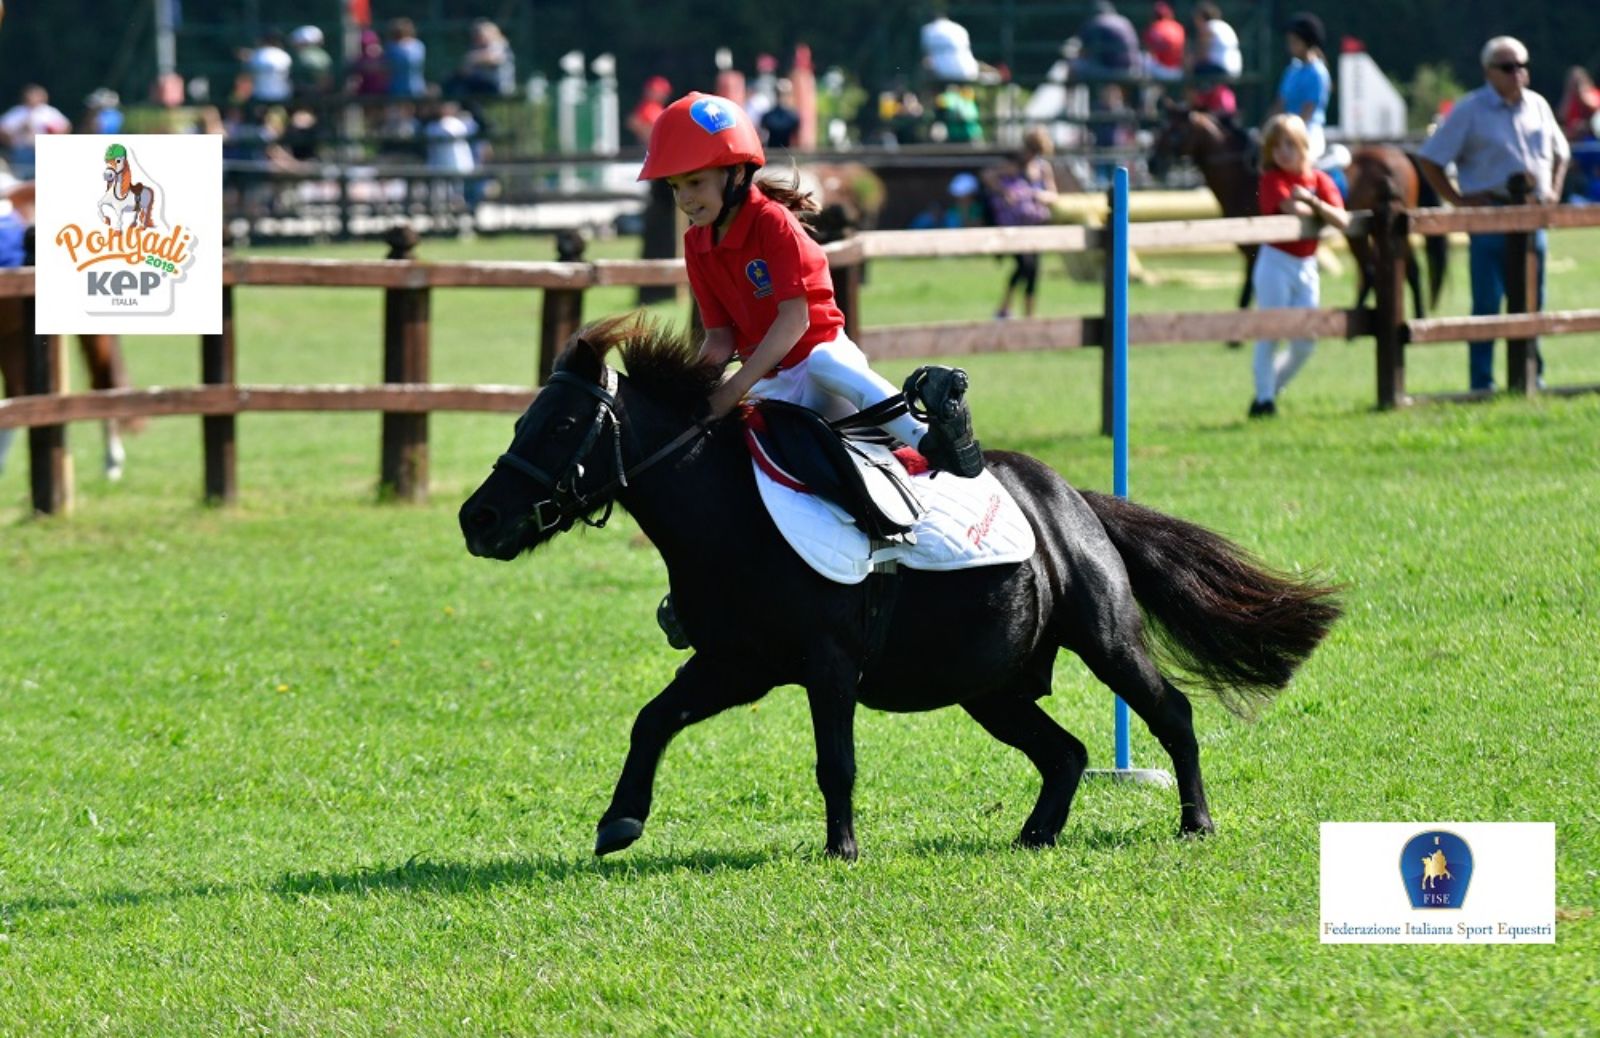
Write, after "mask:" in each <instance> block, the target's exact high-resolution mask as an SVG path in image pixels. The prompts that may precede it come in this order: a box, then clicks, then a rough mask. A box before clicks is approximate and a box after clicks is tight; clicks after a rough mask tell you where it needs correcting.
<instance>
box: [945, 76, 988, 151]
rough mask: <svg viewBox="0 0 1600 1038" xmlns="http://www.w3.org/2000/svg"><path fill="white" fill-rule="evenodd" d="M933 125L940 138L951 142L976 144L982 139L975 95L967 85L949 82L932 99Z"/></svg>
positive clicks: (981, 124) (981, 128)
mask: <svg viewBox="0 0 1600 1038" xmlns="http://www.w3.org/2000/svg"><path fill="white" fill-rule="evenodd" d="M933 110H934V112H933V117H934V127H935V129H936V130H937V131H938V132H939V134H940V135H941V139H943V140H947V141H950V142H951V143H953V144H976V143H979V142H981V141H982V140H983V123H982V122H980V121H979V118H978V99H977V95H976V94H975V93H974V92H973V90H972V88H971V87H969V86H959V85H957V84H955V83H951V84H950V85H948V86H946V87H945V88H944V90H943V91H941V92H940V94H939V96H938V97H936V98H934V99H933Z"/></svg>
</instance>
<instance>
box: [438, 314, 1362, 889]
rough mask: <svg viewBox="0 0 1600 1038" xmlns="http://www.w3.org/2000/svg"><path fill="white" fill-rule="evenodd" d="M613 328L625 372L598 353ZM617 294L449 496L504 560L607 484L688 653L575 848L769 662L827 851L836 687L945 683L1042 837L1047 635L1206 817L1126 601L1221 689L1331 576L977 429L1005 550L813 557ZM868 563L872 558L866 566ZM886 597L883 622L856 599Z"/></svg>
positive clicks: (1060, 758) (1244, 693) (1054, 751)
mask: <svg viewBox="0 0 1600 1038" xmlns="http://www.w3.org/2000/svg"><path fill="white" fill-rule="evenodd" d="M619 344H621V345H622V349H621V354H622V360H623V363H624V365H625V366H626V368H627V372H628V374H627V375H626V376H621V377H619V376H618V374H617V373H616V372H615V371H613V370H612V369H611V368H609V367H608V366H607V364H606V355H607V353H608V351H609V350H610V349H611V348H612V347H614V346H617V345H619ZM694 358H695V351H694V349H693V347H692V346H691V345H690V344H688V343H686V342H684V341H682V340H681V339H679V338H677V337H675V336H673V335H672V334H670V333H667V332H665V331H663V330H661V329H659V328H657V327H654V326H650V325H647V324H645V323H644V322H641V321H639V320H637V319H635V318H633V317H623V318H614V319H611V320H608V321H605V322H602V323H600V324H597V325H593V326H590V327H589V328H586V329H585V330H584V331H582V332H580V333H579V335H578V337H577V339H576V340H575V341H574V342H573V343H572V344H571V345H570V346H569V347H568V348H567V349H566V351H565V352H564V353H563V354H562V356H561V357H560V359H559V360H558V362H557V364H556V373H555V374H554V375H553V376H552V378H551V381H550V383H549V384H548V385H546V386H545V387H544V388H543V389H542V390H541V391H540V392H539V395H538V396H537V397H536V398H535V399H534V402H533V404H532V405H531V406H530V407H529V408H528V411H527V413H526V414H524V415H523V416H522V418H521V419H520V420H519V421H518V423H517V428H516V433H515V436H514V438H513V440H512V442H511V445H510V447H509V448H507V450H506V453H505V454H503V455H501V457H500V459H499V461H498V462H497V463H496V466H495V470H494V472H493V473H491V474H490V476H489V478H488V479H487V480H485V481H484V483H483V485H482V486H481V487H479V488H478V489H477V491H476V492H474V493H473V495H472V496H471V497H470V498H468V499H467V501H466V503H465V504H464V505H462V507H461V516H460V519H461V529H462V532H463V533H464V534H465V536H466V542H467V548H468V550H470V551H471V552H472V553H473V554H474V555H478V556H483V557H487V558H495V559H502V560H510V559H514V558H516V557H517V556H519V555H521V554H522V553H523V552H525V551H527V550H529V549H531V548H534V547H536V546H537V545H539V544H541V543H543V542H544V541H546V540H549V539H550V538H551V537H553V536H555V535H556V534H557V533H560V532H562V531H564V530H567V529H569V528H570V527H572V526H573V525H574V524H575V523H577V522H578V521H580V520H581V521H585V522H589V523H590V524H591V525H597V524H599V523H603V522H604V520H605V516H604V515H602V516H601V518H600V519H598V520H596V519H594V518H592V517H593V516H594V514H595V513H596V512H599V511H600V510H601V509H604V510H605V514H606V515H609V513H610V508H611V504H612V502H613V501H617V502H620V503H621V504H622V505H623V507H625V508H626V509H627V510H628V511H629V512H630V513H631V514H632V515H633V516H634V518H635V519H636V520H637V521H638V523H639V525H640V527H641V528H643V530H644V532H645V533H646V534H647V535H648V536H649V537H650V540H651V541H652V542H654V544H655V546H656V548H657V549H658V550H659V551H660V552H661V556H662V558H663V559H664V560H665V561H666V564H667V571H668V575H669V578H670V582H671V588H672V597H673V600H674V603H675V606H676V610H677V614H678V618H679V620H680V621H681V623H682V626H683V628H684V629H685V630H686V631H687V633H688V636H689V639H690V641H691V642H692V643H693V647H694V652H693V655H691V656H690V657H689V659H688V661H687V662H685V663H684V664H683V666H682V667H680V668H679V670H678V673H677V676H676V677H674V678H673V679H672V681H671V682H670V683H669V684H668V685H667V687H666V688H665V689H664V690H663V691H662V692H661V693H660V694H659V695H657V696H656V697H655V698H654V699H653V700H651V701H650V703H649V704H647V705H646V706H645V707H644V709H643V710H642V711H640V713H639V716H638V719H637V720H636V721H635V722H634V726H633V734H632V739H631V742H630V745H629V749H628V755H627V759H626V761H625V762H624V764H623V767H622V775H621V778H620V779H619V780H618V782H617V787H616V792H615V794H614V795H613V797H612V800H611V806H610V807H608V808H607V809H606V811H605V813H604V814H603V815H602V816H601V818H600V823H599V827H598V828H599V831H598V835H597V838H596V841H595V853H597V854H606V853H609V852H611V851H617V850H621V849H622V848H624V847H626V846H628V845H629V844H631V843H632V842H633V841H634V840H636V839H638V837H639V836H640V834H641V833H642V832H643V831H644V823H645V819H646V818H647V817H648V816H649V814H650V802H651V795H652V786H653V785H654V781H655V772H656V766H657V764H658V763H659V762H660V760H661V755H662V753H663V752H664V751H665V749H666V747H667V743H668V742H669V741H670V740H671V739H672V737H673V736H674V735H676V734H677V733H678V732H679V731H681V730H682V729H684V728H686V727H688V726H689V725H691V724H695V723H696V722H699V721H703V720H705V719H706V718H708V717H711V716H713V715H714V714H717V713H719V712H721V711H723V710H727V709H728V708H730V707H734V706H739V705H741V704H745V703H751V702H754V701H755V700H757V699H760V698H761V697H762V696H764V695H766V693H767V692H768V691H770V690H771V689H773V688H775V687H777V686H779V685H787V684H796V685H801V686H803V687H804V688H805V690H806V695H807V698H808V700H809V703H810V707H811V718H812V726H813V729H814V731H815V735H816V744H817V783H818V785H819V786H820V787H821V789H822V797H823V801H824V804H825V806H826V809H827V852H828V853H829V854H831V855H837V856H839V857H843V858H854V857H855V856H856V838H855V832H854V827H853V822H852V815H851V788H852V786H853V784H854V781H855V770H856V767H855V747H854V737H853V722H854V715H855V709H856V706H857V704H860V705H862V706H867V707H872V708H874V709H878V710H894V711H913V710H933V709H937V708H939V707H945V706H955V705H959V706H960V707H961V708H962V709H964V710H966V711H967V713H969V714H971V715H972V717H973V719H974V720H976V721H977V722H978V723H979V724H980V725H982V726H983V727H984V729H985V730H986V731H988V732H989V734H991V735H993V736H994V737H995V738H997V739H999V740H1000V741H1001V742H1003V743H1006V744H1007V745H1009V746H1014V747H1016V748H1017V749H1019V750H1021V751H1022V752H1023V753H1025V754H1027V756H1028V759H1029V760H1031V761H1032V762H1033V764H1034V766H1035V767H1036V768H1038V769H1039V773H1040V775H1041V776H1042V778H1043V787H1042V789H1041V790H1040V793H1039V799H1038V802H1037V803H1036V804H1035V805H1034V808H1033V812H1032V813H1031V814H1030V815H1029V816H1028V818H1027V821H1026V822H1024V823H1023V826H1022V832H1021V835H1020V836H1019V837H1018V838H1017V840H1018V843H1020V844H1022V845H1025V846H1029V847H1040V846H1046V845H1049V844H1053V843H1054V842H1055V840H1056V837H1057V835H1058V834H1059V833H1060V832H1061V828H1062V826H1063V825H1064V824H1065V823H1066V820H1067V811H1068V808H1069V807H1070V806H1071V804H1072V797H1073V794H1074V792H1075V791H1076V790H1077V787H1078V780H1079V778H1080V776H1082V774H1083V770H1084V766H1085V764H1086V763H1087V761H1088V753H1087V752H1086V751H1085V749H1084V746H1083V743H1081V742H1079V741H1078V740H1077V739H1076V738H1074V737H1073V736H1072V735H1071V734H1069V733H1068V732H1066V731H1065V730H1064V729H1062V728H1061V727H1060V726H1059V725H1058V724H1056V723H1055V721H1053V720H1052V719H1051V718H1050V716H1049V715H1048V714H1047V713H1045V711H1044V710H1043V709H1041V708H1040V706H1039V704H1038V702H1037V700H1038V699H1039V698H1040V697H1042V696H1045V695H1048V694H1049V693H1050V677H1051V669H1052V665H1053V662H1054V660H1055V655H1056V651H1057V650H1058V649H1060V648H1062V647H1065V648H1068V649H1071V650H1072V651H1074V652H1076V653H1077V654H1078V655H1079V656H1081V657H1082V658H1083V660H1084V662H1085V663H1087V664H1088V666H1089V668H1090V669H1091V670H1092V671H1093V672H1094V673H1095V675H1096V676H1097V677H1099V678H1100V680H1101V681H1103V682H1105V683H1106V684H1107V685H1108V686H1110V687H1111V689H1112V691H1114V692H1116V693H1117V694H1118V695H1120V696H1121V697H1122V698H1123V699H1124V700H1126V701H1127V703H1128V704H1129V706H1131V707H1132V708H1133V710H1134V711H1135V712H1136V713H1137V714H1138V715H1139V716H1140V717H1141V718H1143V720H1144V722H1145V723H1146V724H1147V725H1149V727H1150V730H1151V731H1152V732H1153V733H1154V734H1155V736H1156V738H1157V739H1159V740H1160V742H1161V744H1162V746H1164V747H1165V748H1166V750H1167V752H1168V753H1169V754H1170V755H1171V757H1172V765H1173V770H1174V772H1175V774H1176V777H1177V783H1178V795H1179V801H1180V805H1181V814H1180V818H1179V826H1180V828H1181V830H1182V831H1183V832H1184V833H1206V832H1210V831H1211V830H1212V822H1211V815H1210V813H1209V811H1208V809H1207V806H1206V795H1205V790H1204V787H1203V785H1202V783H1201V779H1200V754H1199V748H1198V745H1197V744H1196V742H1195V734H1194V727H1193V725H1192V723H1191V720H1190V707H1189V701H1188V699H1186V698H1185V697H1184V694H1183V693H1182V692H1180V691H1179V690H1178V689H1177V688H1176V687H1175V686H1174V685H1173V684H1172V683H1171V682H1170V681H1168V680H1167V679H1166V677H1164V676H1163V675H1162V673H1161V672H1160V671H1159V670H1158V669H1157V668H1156V664H1155V662H1154V661H1153V660H1152V657H1151V652H1150V648H1149V646H1148V645H1147V644H1146V628H1145V623H1144V617H1143V616H1142V615H1141V606H1142V607H1143V610H1144V613H1145V614H1147V615H1148V617H1149V618H1150V619H1151V620H1152V621H1153V627H1154V629H1155V630H1157V631H1159V632H1162V633H1163V634H1164V635H1165V636H1166V637H1165V638H1164V644H1165V646H1166V648H1167V649H1168V650H1169V655H1170V656H1171V657H1172V658H1173V659H1174V660H1175V661H1176V662H1177V663H1178V664H1180V665H1181V667H1182V668H1183V669H1184V670H1185V671H1187V672H1188V673H1189V674H1190V675H1192V676H1193V677H1194V678H1195V679H1197V681H1198V682H1199V683H1200V684H1201V685H1203V686H1205V687H1207V688H1208V689H1210V690H1212V691H1214V692H1218V693H1222V694H1223V696H1224V702H1226V703H1228V704H1229V705H1230V707H1231V708H1233V709H1235V710H1236V711H1246V710H1247V709H1248V707H1249V706H1250V705H1252V704H1251V703H1250V699H1252V698H1253V699H1254V700H1255V701H1256V702H1264V701H1265V700H1266V699H1267V698H1269V697H1270V696H1271V695H1272V693H1273V692H1275V691H1276V690H1278V689H1280V688H1282V687H1283V686H1284V685H1285V684H1286V683H1287V682H1288V681H1289V678H1290V675H1292V674H1293V673H1294V670H1295V668H1296V667H1297V666H1298V665H1299V664H1300V663H1301V662H1302V661H1304V660H1305V658H1306V657H1307V656H1308V655H1309V654H1310V653H1311V651H1312V649H1314V648H1315V647H1316V645H1317V643H1318V642H1319V641H1320V640H1321V639H1322V638H1323V636H1324V635H1325V634H1326V633H1327V632H1328V629H1329V627H1330V626H1331V625H1332V624H1333V622H1334V621H1335V620H1336V619H1337V618H1338V616H1339V607H1338V606H1337V605H1336V604H1335V603H1334V601H1333V598H1332V595H1333V591H1332V589H1330V588H1327V587H1323V586H1319V585H1317V584H1315V583H1312V582H1309V581H1302V580H1296V579H1292V578H1286V577H1283V576H1279V575H1275V574H1272V573H1269V572H1267V571H1265V570H1263V569H1262V568H1261V567H1260V566H1259V565H1257V564H1256V563H1254V562H1253V561H1251V560H1250V559H1249V557H1247V556H1246V555H1245V554H1244V553H1243V552H1242V551H1241V550H1240V549H1239V548H1237V547H1235V546H1234V545H1232V544H1230V543H1229V542H1228V541H1226V540H1224V539H1222V538H1221V537H1219V536H1217V535H1216V534H1214V533H1211V532H1209V531H1207V530H1205V529H1202V528H1201V527H1198V526H1195V525H1193V524H1191V523H1187V522H1183V521H1181V520H1178V519H1174V518H1171V517H1168V516H1165V515H1162V514H1160V513H1158V512H1154V511H1151V510H1150V509H1148V508H1143V507H1140V506H1138V505H1134V504H1129V503H1127V502H1125V501H1121V500H1119V499H1117V498H1113V497H1105V496H1102V495H1100V494H1094V493H1088V492H1079V491H1077V490H1074V489H1073V488H1072V487H1071V486H1069V485H1068V484H1067V482H1066V481H1065V480H1063V479H1062V478H1061V477H1060V476H1059V475H1057V474H1056V473H1055V472H1054V471H1052V470H1051V469H1049V468H1048V467H1046V466H1045V465H1044V464H1042V463H1040V462H1038V461H1036V460H1034V459H1033V458H1030V457H1027V456H1025V455H1022V454H1012V453H1008V452H1005V451H989V452H987V454H986V459H987V462H988V465H989V467H990V469H991V470H992V471H993V472H994V473H995V474H996V475H997V476H998V477H999V479H1000V481H1001V482H1002V483H1004V484H1005V485H1006V487H1007V488H1008V489H1009V490H1010V492H1011V494H1012V495H1013V496H1014V497H1015V498H1016V500H1017V503H1018V504H1019V505H1020V506H1021V507H1022V510H1023V511H1024V512H1025V513H1026V514H1027V516H1028V518H1029V521H1030V522H1031V523H1032V524H1033V527H1034V532H1035V535H1036V537H1037V541H1038V548H1037V550H1036V551H1035V553H1034V555H1033V557H1032V558H1030V559H1029V560H1028V561H1027V562H1024V563H1021V564H1016V565H1004V566H991V567H986V568H981V569H971V570H964V571H958V572H952V573H926V572H917V571H913V570H903V571H902V572H901V573H900V574H899V575H898V577H896V578H894V579H897V580H898V582H899V585H898V587H897V588H895V589H894V591H893V593H892V594H889V595H887V596H886V595H885V593H884V591H883V589H881V588H875V587H873V586H871V585H872V584H873V580H869V581H868V582H867V583H865V584H862V585H856V586H846V585H842V584H836V583H832V582H830V581H828V580H825V579H823V578H822V577H820V576H818V575H817V574H816V573H814V572H813V571H812V570H811V569H809V568H808V567H807V566H806V564H805V563H804V562H802V561H801V560H800V559H799V557H798V556H796V555H795V553H794V552H793V551H792V550H791V549H790V548H789V546H788V545H787V544H786V543H785V541H784V540H783V538H782V536H781V535H780V534H779V533H778V531H777V529H776V527H774V526H773V524H772V521H771V519H770V518H769V517H768V516H767V513H766V510H765V509H764V508H763V506H762V504H761V500H760V498H759V496H758V494H757V490H756V486H755V482H754V477H753V476H752V473H751V464H750V458H749V455H748V454H747V452H746V448H745V445H744V443H743V440H742V437H741V435H740V433H739V429H738V428H737V423H736V422H722V423H714V424H711V425H709V426H702V425H700V424H698V423H697V419H698V418H700V417H701V416H703V415H704V414H705V412H706V397H707V395H708V393H709V392H710V390H711V388H712V387H713V386H714V385H716V383H717V381H718V379H719V377H720V374H721V373H720V371H719V370H718V369H716V368H713V367H709V366H706V365H698V364H696V363H695V359H694ZM873 579H874V580H875V579H878V578H873ZM886 601H887V602H892V603H893V611H892V614H891V615H890V617H889V620H888V622H887V623H875V622H873V620H872V619H871V616H872V614H873V613H874V612H875V611H877V610H878V609H879V608H880V607H881V606H883V605H884V603H885V602H886Z"/></svg>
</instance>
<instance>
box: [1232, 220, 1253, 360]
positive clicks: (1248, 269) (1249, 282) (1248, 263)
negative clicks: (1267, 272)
mask: <svg viewBox="0 0 1600 1038" xmlns="http://www.w3.org/2000/svg"><path fill="white" fill-rule="evenodd" d="M1239 251H1240V252H1242V253H1244V287H1243V288H1241V289H1240V290H1239V309H1241V310H1248V309H1250V303H1251V301H1253V300H1254V299H1255V293H1256V285H1255V273H1256V249H1255V247H1253V246H1249V245H1241V246H1239ZM1242 345H1244V343H1242V342H1240V341H1239V340H1238V339H1230V340H1228V348H1229V349H1235V350H1236V349H1238V348H1239V347H1240V346H1242Z"/></svg>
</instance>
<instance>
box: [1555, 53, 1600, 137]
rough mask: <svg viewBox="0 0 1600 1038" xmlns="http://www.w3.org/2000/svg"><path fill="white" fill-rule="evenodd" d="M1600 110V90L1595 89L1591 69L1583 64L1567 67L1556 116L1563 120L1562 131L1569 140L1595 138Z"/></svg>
mask: <svg viewBox="0 0 1600 1038" xmlns="http://www.w3.org/2000/svg"><path fill="white" fill-rule="evenodd" d="M1597 112H1600V90H1597V89H1595V85H1594V80H1593V79H1590V78H1589V70H1588V69H1586V68H1584V67H1583V66H1582V65H1574V66H1572V67H1571V68H1569V69H1567V79H1566V84H1565V86H1564V87H1563V88H1562V91H1561V103H1560V104H1558V105H1556V118H1558V119H1560V120H1561V132H1563V133H1565V134H1566V135H1567V140H1569V141H1571V142H1573V143H1574V144H1576V143H1577V142H1579V141H1589V140H1594V137H1595V132H1594V117H1595V114H1596V113H1597Z"/></svg>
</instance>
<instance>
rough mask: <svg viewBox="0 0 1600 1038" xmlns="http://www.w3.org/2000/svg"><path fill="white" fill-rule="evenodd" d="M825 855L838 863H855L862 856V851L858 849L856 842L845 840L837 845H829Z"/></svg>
mask: <svg viewBox="0 0 1600 1038" xmlns="http://www.w3.org/2000/svg"><path fill="white" fill-rule="evenodd" d="M823 853H825V854H827V856H828V857H830V858H834V859H836V860H838V861H855V860H856V859H857V858H859V857H860V856H861V851H860V850H859V849H858V848H857V847H856V842H855V841H854V840H844V841H841V842H840V843H838V844H837V845H835V844H829V845H828V846H827V848H826V849H825V850H824V852H823Z"/></svg>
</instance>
